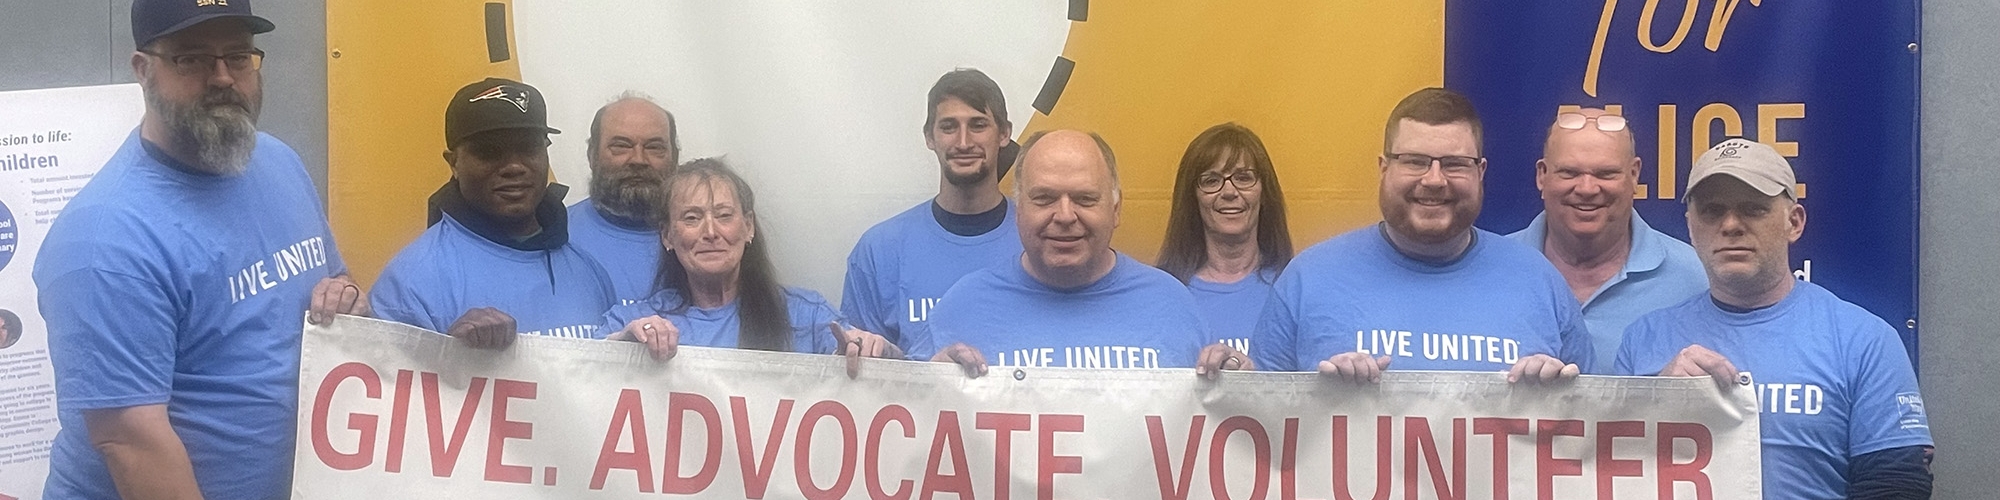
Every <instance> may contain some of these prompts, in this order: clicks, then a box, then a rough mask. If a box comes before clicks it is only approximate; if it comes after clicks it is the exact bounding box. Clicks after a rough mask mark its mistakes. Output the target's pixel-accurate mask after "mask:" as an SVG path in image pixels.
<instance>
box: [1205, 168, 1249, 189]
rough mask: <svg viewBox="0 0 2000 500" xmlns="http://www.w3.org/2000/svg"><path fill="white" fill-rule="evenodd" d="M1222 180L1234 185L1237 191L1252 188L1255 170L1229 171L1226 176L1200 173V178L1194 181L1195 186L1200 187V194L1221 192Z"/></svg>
mask: <svg viewBox="0 0 2000 500" xmlns="http://www.w3.org/2000/svg"><path fill="white" fill-rule="evenodd" d="M1224 181H1228V182H1229V185H1231V186H1236V190H1237V191H1243V190H1247V189H1250V188H1254V187H1257V171H1256V170H1238V171H1235V172H1232V173H1230V174H1229V175H1228V176H1227V177H1225V176H1220V175H1215V174H1201V178H1200V179H1198V180H1196V181H1195V187H1199V188H1201V192H1202V194H1215V193H1220V192H1222V183H1223V182H1224Z"/></svg>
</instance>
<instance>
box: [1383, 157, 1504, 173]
mask: <svg viewBox="0 0 2000 500" xmlns="http://www.w3.org/2000/svg"><path fill="white" fill-rule="evenodd" d="M1385 156H1388V157H1389V163H1391V164H1393V165H1395V166H1396V169H1397V170H1398V171H1401V172H1403V173H1406V174H1410V175H1424V174H1426V173H1429V172H1430V171H1431V164H1437V166H1438V168H1439V169H1442V170H1444V175H1448V176H1452V177H1464V176H1466V175H1470V174H1471V173H1472V171H1473V170H1476V169H1478V168H1479V164H1481V163H1485V162H1486V159H1485V158H1474V157H1471V156H1431V155H1427V154H1421V153H1389V154H1387V155H1385Z"/></svg>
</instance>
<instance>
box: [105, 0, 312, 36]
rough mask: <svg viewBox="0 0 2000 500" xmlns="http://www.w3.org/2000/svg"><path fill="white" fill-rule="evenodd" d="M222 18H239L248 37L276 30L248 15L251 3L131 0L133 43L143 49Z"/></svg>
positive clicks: (244, 1) (268, 21) (274, 26)
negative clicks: (168, 37)
mask: <svg viewBox="0 0 2000 500" xmlns="http://www.w3.org/2000/svg"><path fill="white" fill-rule="evenodd" d="M225 17H233V18H237V19H242V20H243V26H244V27H246V28H250V33H251V34H258V33H268V32H270V31H271V30H274V29H278V25H275V24H271V21H270V20H268V19H264V18H261V17H257V16H256V15H255V14H251V13H250V0H132V43H133V44H134V46H135V47H145V46H146V44H149V43H153V40H158V39H159V38H160V37H163V36H167V35H172V34H174V33H177V32H179V31H180V30H184V29H188V27H189V26H194V25H197V24H201V23H203V22H206V21H208V20H211V19H221V18H225Z"/></svg>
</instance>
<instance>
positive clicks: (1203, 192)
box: [1157, 123, 1292, 352]
mask: <svg viewBox="0 0 2000 500" xmlns="http://www.w3.org/2000/svg"><path fill="white" fill-rule="evenodd" d="M1291 260H1292V234H1291V231H1290V230H1288V229H1286V227H1285V196H1284V193H1283V191H1282V190H1281V189H1279V187H1278V175H1277V170H1276V169H1274V168H1273V167H1272V165H1271V155H1270V153H1269V152H1268V151H1265V149H1264V141H1262V140H1260V139H1258V138H1257V134H1256V133H1253V132H1251V131H1250V129H1248V128H1244V127H1243V126H1242V125H1237V124H1235V123H1224V124H1221V125H1216V126H1214V127H1209V128H1208V130H1206V131H1203V132H1202V133H1201V135H1199V136H1196V137H1195V138H1194V142H1191V143H1189V144H1188V148H1187V152H1186V153H1184V154H1182V155H1181V164H1180V170H1179V172H1178V173H1176V174H1175V176H1174V204H1173V209H1172V211H1170V212H1169V213H1168V215H1167V237H1166V240H1165V241H1164V242H1162V243H1161V244H1160V257H1159V260H1158V264H1157V266H1158V267H1159V268H1160V269H1161V270H1165V271H1166V272H1167V273H1168V274H1172V275H1174V277H1175V278H1180V280H1181V282H1182V283H1187V285H1188V291H1189V292H1192V293H1193V294H1194V297H1195V302H1196V303H1197V304H1199V305H1200V306H1201V311H1200V312H1201V316H1202V319H1203V320H1204V321H1206V322H1207V323H1208V327H1209V331H1210V332H1212V334H1213V335H1214V336H1215V337H1216V339H1215V340H1217V341H1220V342H1225V343H1229V344H1231V345H1232V346H1234V347H1236V348H1237V349H1238V350H1242V351H1244V352H1249V351H1250V345H1249V344H1250V334H1251V331H1252V330H1255V329H1256V327H1257V319H1258V317H1259V315H1260V314H1261V313H1262V312H1263V311H1264V300H1265V299H1266V298H1267V297H1269V296H1270V293H1271V284H1272V283H1275V282H1276V281H1277V279H1278V273H1280V272H1282V271H1284V269H1285V264H1287V263H1290V262H1291Z"/></svg>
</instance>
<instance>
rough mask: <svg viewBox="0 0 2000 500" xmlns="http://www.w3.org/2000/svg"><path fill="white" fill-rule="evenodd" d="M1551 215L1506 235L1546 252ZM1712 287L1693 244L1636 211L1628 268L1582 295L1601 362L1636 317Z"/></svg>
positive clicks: (1615, 353)
mask: <svg viewBox="0 0 2000 500" xmlns="http://www.w3.org/2000/svg"><path fill="white" fill-rule="evenodd" d="M1548 217H1549V214H1548V212H1542V213H1541V214H1539V215H1536V216H1535V221H1534V222H1530V223H1528V227H1527V229H1522V230H1520V231H1516V232H1514V233H1513V234H1508V235H1507V238H1509V239H1512V240H1514V241H1519V242H1521V243H1522V244H1525V245H1528V247H1529V248H1533V249H1535V252H1536V253H1542V250H1543V242H1545V241H1547V235H1548ZM1544 255H1546V254H1544ZM1707 291H1708V272H1707V271H1705V270H1703V269H1702V267H1701V259H1700V258H1699V257H1697V256H1695V253H1694V247H1691V246H1688V244H1687V243H1682V242H1681V240H1677V239H1674V237H1672V236H1667V234H1666V233H1662V232H1660V231H1659V230H1656V229H1653V226H1650V225H1647V224H1646V219H1643V218H1640V217H1639V211H1637V210H1634V211H1632V253H1631V254H1630V255H1628V256H1626V257H1625V268H1624V269H1622V270H1619V271H1618V274H1617V275H1614V276H1612V277H1611V280H1610V281H1605V282H1604V284H1603V285H1599V286H1598V287H1597V291H1596V292H1593V293H1591V294H1590V299H1589V300H1585V301H1583V323H1584V325H1586V326H1589V327H1590V336H1591V343H1592V344H1593V345H1595V346H1596V347H1597V360H1598V362H1599V363H1608V362H1610V361H1611V360H1613V359H1618V344H1619V341H1620V340H1621V338H1622V337H1623V335H1624V333H1625V326H1626V325H1630V324H1632V320H1636V319H1639V316H1640V315H1643V314H1646V313H1649V312H1653V311H1658V310H1660V309H1664V308H1666V307H1667V306H1671V305H1674V304H1678V303H1680V302H1681V301H1683V300H1687V298H1688V297H1693V296H1695V295H1700V294H1702V293H1705V292H1707Z"/></svg>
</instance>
